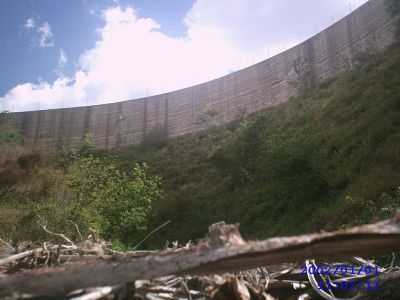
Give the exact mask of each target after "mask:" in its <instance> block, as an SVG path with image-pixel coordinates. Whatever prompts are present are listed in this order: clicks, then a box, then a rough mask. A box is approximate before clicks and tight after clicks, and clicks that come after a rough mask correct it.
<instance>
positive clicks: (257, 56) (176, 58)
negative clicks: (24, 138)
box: [0, 0, 365, 110]
mask: <svg viewBox="0 0 400 300" xmlns="http://www.w3.org/2000/svg"><path fill="white" fill-rule="evenodd" d="M362 2H365V0H352V4H353V5H352V8H353V9H354V8H355V7H356V6H357V5H359V4H361V3H362ZM349 10H350V6H349V0H325V1H317V0H303V1H292V0H274V1H265V0H252V1H248V0H235V1H232V0H219V1H215V0H196V1H195V2H194V4H193V6H192V8H191V10H190V11H189V12H188V13H187V15H186V17H185V18H184V24H185V25H186V27H187V31H186V34H185V35H184V36H182V37H178V38H176V37H171V36H168V35H167V34H165V33H163V32H162V27H161V25H160V24H158V23H157V22H156V21H155V20H153V19H151V18H142V17H140V16H139V15H138V14H137V12H136V10H135V9H134V8H132V7H126V8H122V7H121V6H119V5H116V6H113V7H110V8H108V9H106V10H104V12H103V19H104V26H103V27H101V28H99V29H98V33H99V39H98V41H97V42H96V44H95V45H94V47H93V48H91V49H89V50H88V51H86V52H85V53H83V54H82V55H81V57H80V61H79V68H78V70H77V71H76V73H75V74H74V75H73V76H71V77H64V76H63V75H61V74H60V76H59V78H58V79H57V80H55V81H54V82H52V83H48V82H39V83H36V84H35V83H24V84H20V85H18V86H16V87H14V88H12V89H11V90H10V91H9V92H8V93H7V94H6V95H5V96H4V97H2V98H1V97H0V101H1V102H5V103H7V104H12V108H13V110H29V109H38V107H39V106H40V108H53V107H65V106H76V105H84V104H86V103H89V104H97V103H105V102H112V101H118V100H124V99H132V98H136V97H140V96H144V95H147V94H156V93H161V92H166V91H170V90H174V89H177V88H181V87H185V86H189V85H192V84H196V83H200V82H203V81H206V80H209V79H212V78H216V77H219V76H222V75H225V74H227V73H229V72H231V71H233V70H238V69H240V68H243V67H245V66H248V65H250V64H252V63H254V62H257V61H259V60H262V59H265V58H266V57H267V56H271V55H273V54H276V53H277V52H280V51H282V50H284V49H285V48H288V47H290V46H292V45H294V44H296V43H298V42H299V41H301V40H304V39H305V38H307V37H309V36H310V35H311V34H313V33H316V32H317V31H319V30H321V29H322V28H324V27H326V26H328V25H329V24H331V23H332V22H333V21H334V19H335V18H336V20H337V19H339V18H340V17H342V16H344V15H346V14H347V13H349ZM313 12H318V13H317V14H315V13H313ZM43 32H47V35H48V37H49V38H50V39H51V38H52V34H51V29H50V26H48V30H47V31H46V30H43ZM64 54H65V53H64ZM64 58H65V62H66V61H67V58H66V56H64ZM64 58H62V55H61V52H60V59H59V63H60V62H61V61H64ZM39 103H40V105H39Z"/></svg>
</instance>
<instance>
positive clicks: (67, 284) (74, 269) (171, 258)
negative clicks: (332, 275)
mask: <svg viewBox="0 0 400 300" xmlns="http://www.w3.org/2000/svg"><path fill="white" fill-rule="evenodd" d="M398 250H400V214H399V215H397V216H396V217H395V218H393V219H391V220H388V221H384V222H379V223H376V224H372V225H365V226H360V227H354V228H352V229H348V230H339V231H336V232H332V233H319V234H310V235H301V236H295V237H284V238H272V239H268V240H265V241H252V242H245V241H243V240H242V239H241V237H240V234H239V232H238V229H237V226H235V225H221V226H220V227H217V228H215V227H213V232H211V233H210V239H209V240H207V241H205V242H202V243H200V244H199V245H197V246H192V247H190V248H189V249H179V250H175V251H165V252H160V253H157V254H150V255H147V256H144V257H132V256H120V255H119V256H113V257H112V258H111V259H99V260H97V261H92V262H85V263H81V264H79V265H73V266H66V267H62V268H60V267H59V268H51V269H46V270H43V269H40V270H33V271H29V272H26V273H20V274H15V275H12V276H8V277H5V278H1V279H0V296H5V295H9V294H12V293H13V292H20V293H25V294H34V295H64V294H67V293H68V292H71V291H73V290H77V289H82V288H88V287H98V286H113V285H118V284H124V283H127V282H132V281H134V280H137V279H151V278H156V277H161V276H166V275H171V274H178V275H182V274H196V275H200V274H210V273H224V272H231V271H239V270H245V269H251V268H256V267H260V266H266V265H272V264H273V265H276V264H280V263H287V262H302V261H304V260H306V259H324V260H330V259H334V258H343V257H350V256H372V255H379V254H384V253H391V252H393V251H398Z"/></svg>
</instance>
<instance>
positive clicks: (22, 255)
mask: <svg viewBox="0 0 400 300" xmlns="http://www.w3.org/2000/svg"><path fill="white" fill-rule="evenodd" d="M42 251H43V249H42V248H36V249H33V250H28V251H24V252H21V253H18V254H14V255H11V256H9V257H6V258H3V259H0V266H2V265H6V264H9V263H12V262H14V261H17V260H19V259H22V258H25V257H28V256H30V255H32V254H34V253H35V252H36V253H39V252H42Z"/></svg>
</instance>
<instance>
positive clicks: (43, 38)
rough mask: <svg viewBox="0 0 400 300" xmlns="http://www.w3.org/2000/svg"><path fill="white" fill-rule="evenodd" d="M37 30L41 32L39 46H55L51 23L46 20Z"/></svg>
mask: <svg viewBox="0 0 400 300" xmlns="http://www.w3.org/2000/svg"><path fill="white" fill-rule="evenodd" d="M37 32H38V34H39V46H40V47H41V48H47V47H53V46H54V41H53V33H52V31H51V27H50V24H49V23H47V22H44V23H43V24H42V25H40V26H39V27H38V28H37Z"/></svg>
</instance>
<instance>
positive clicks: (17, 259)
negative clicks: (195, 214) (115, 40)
mask: <svg viewBox="0 0 400 300" xmlns="http://www.w3.org/2000/svg"><path fill="white" fill-rule="evenodd" d="M42 228H43V230H45V231H46V232H47V233H48V234H49V236H51V237H52V240H53V241H62V243H55V242H48V243H42V244H41V245H33V244H26V245H21V246H20V247H18V249H15V248H14V247H12V246H11V245H9V244H8V243H7V242H6V241H3V240H0V298H1V299H21V298H24V299H25V298H37V299H39V298H40V299H80V300H91V299H121V300H122V299H126V300H129V299H148V300H163V299H189V300H191V299H216V300H224V299H238V300H250V299H257V300H258V299H260V300H262V299H265V300H267V299H376V298H377V297H379V298H380V299H398V296H399V295H400V284H399V283H400V267H398V266H397V259H396V254H395V253H396V252H397V251H399V249H400V215H397V216H396V217H394V218H393V219H391V220H387V221H384V222H380V223H376V224H371V225H365V226H360V227H355V228H351V229H348V230H341V231H336V232H332V233H320V234H310V235H302V236H295V237H282V238H273V239H268V240H264V241H244V240H243V239H242V237H241V236H240V233H239V230H238V226H237V225H225V224H224V223H218V224H214V225H212V226H211V227H210V232H209V235H208V237H207V239H204V240H203V241H201V242H199V243H198V244H197V245H186V246H185V247H182V248H174V249H166V250H162V251H136V252H125V253H122V252H116V251H113V250H111V249H109V247H108V245H107V244H106V243H104V242H103V241H100V240H98V239H96V237H95V235H91V236H90V237H89V238H88V239H87V240H82V241H80V242H77V243H74V242H73V241H71V240H70V239H68V238H67V237H66V236H64V235H63V234H58V233H53V232H51V231H50V230H48V229H47V228H46V227H45V226H42ZM377 255H389V259H388V261H387V262H380V261H376V260H372V259H363V258H361V256H362V257H375V256H377ZM396 293H398V294H397V296H396ZM43 297H45V298H43Z"/></svg>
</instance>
